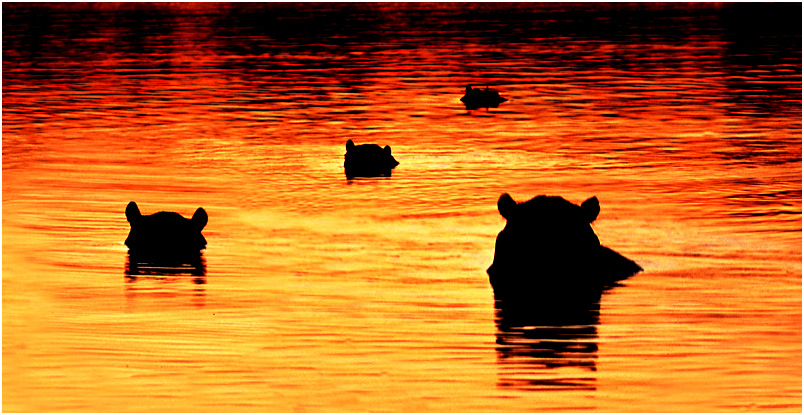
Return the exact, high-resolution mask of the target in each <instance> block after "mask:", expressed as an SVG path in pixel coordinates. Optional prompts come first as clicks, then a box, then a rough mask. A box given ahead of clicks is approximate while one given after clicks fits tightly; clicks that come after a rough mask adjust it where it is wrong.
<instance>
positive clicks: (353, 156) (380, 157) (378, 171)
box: [343, 140, 399, 178]
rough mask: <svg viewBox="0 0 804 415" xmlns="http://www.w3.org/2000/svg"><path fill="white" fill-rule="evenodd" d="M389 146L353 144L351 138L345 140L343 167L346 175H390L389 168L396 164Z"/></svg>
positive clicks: (397, 163)
mask: <svg viewBox="0 0 804 415" xmlns="http://www.w3.org/2000/svg"><path fill="white" fill-rule="evenodd" d="M398 165H399V162H398V161H396V159H395V158H394V156H392V155H391V147H390V146H385V147H384V148H383V147H380V146H378V145H376V144H361V145H359V146H358V145H355V143H354V142H353V141H352V140H349V141H347V142H346V155H345V156H344V163H343V167H344V169H345V170H346V177H350V178H351V177H376V176H390V175H391V170H392V169H393V168H394V167H396V166H398Z"/></svg>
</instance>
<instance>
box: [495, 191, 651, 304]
mask: <svg viewBox="0 0 804 415" xmlns="http://www.w3.org/2000/svg"><path fill="white" fill-rule="evenodd" d="M497 208H498V209H499V211H500V214H501V215H502V216H503V217H504V218H505V219H506V221H507V223H506V225H505V228H504V229H503V230H502V231H501V232H500V234H499V235H498V236H497V245H496V247H495V251H494V263H492V265H491V267H489V269H488V274H489V279H490V281H491V284H492V286H493V287H494V290H495V294H497V293H498V291H500V290H503V291H512V292H515V291H517V290H520V291H521V290H522V289H524V290H525V291H528V290H531V289H534V288H535V287H539V288H543V287H544V286H548V287H550V288H551V289H554V290H556V289H562V290H565V291H567V290H575V289H576V288H577V287H578V286H583V285H586V286H600V285H601V284H609V283H612V282H614V281H617V280H620V279H623V278H627V277H628V276H631V275H633V274H635V273H636V272H639V271H640V270H641V269H642V268H640V267H639V266H638V265H637V264H636V263H634V262H633V261H631V260H629V259H627V258H625V257H623V256H622V255H620V254H618V253H616V252H614V251H612V250H611V249H608V248H606V247H603V246H601V245H600V241H599V240H598V238H597V235H595V233H594V231H593V230H592V227H591V225H590V224H591V223H592V222H593V221H594V220H595V219H596V218H597V216H598V214H599V213H600V204H599V202H598V200H597V198H596V197H592V198H589V199H588V200H586V201H585V202H583V203H581V204H580V205H576V204H573V203H570V202H568V201H567V200H565V199H564V198H561V197H557V196H537V197H535V198H533V199H531V200H529V201H527V202H522V203H517V202H516V201H514V199H513V198H511V196H509V195H508V194H503V195H502V196H500V199H499V201H498V202H497ZM598 295H599V294H598Z"/></svg>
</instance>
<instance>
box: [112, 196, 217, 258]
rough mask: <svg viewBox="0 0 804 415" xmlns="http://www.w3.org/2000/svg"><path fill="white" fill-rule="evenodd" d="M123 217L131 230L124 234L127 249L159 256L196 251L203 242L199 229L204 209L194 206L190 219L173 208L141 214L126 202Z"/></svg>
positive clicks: (131, 251) (193, 252) (201, 227)
mask: <svg viewBox="0 0 804 415" xmlns="http://www.w3.org/2000/svg"><path fill="white" fill-rule="evenodd" d="M126 219H128V222H129V223H130V224H131V232H129V234H128V238H126V242H125V243H126V246H128V248H129V251H130V253H136V254H138V255H158V256H162V257H167V258H169V257H171V256H182V255H187V254H196V255H198V254H199V253H200V251H201V250H202V249H204V248H206V246H207V240H206V239H204V235H202V234H201V230H202V229H204V226H206V224H207V221H208V220H209V218H208V216H207V212H206V211H205V210H204V209H203V208H198V209H197V210H196V211H195V213H194V214H193V217H192V219H187V218H185V217H183V216H182V215H180V214H178V213H176V212H157V213H154V214H152V215H143V214H141V213H140V209H139V207H137V204H136V203H134V202H130V203H129V204H128V206H126Z"/></svg>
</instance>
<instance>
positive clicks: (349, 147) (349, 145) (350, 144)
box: [346, 140, 355, 153]
mask: <svg viewBox="0 0 804 415" xmlns="http://www.w3.org/2000/svg"><path fill="white" fill-rule="evenodd" d="M353 148H355V143H354V141H352V140H349V141H347V142H346V152H347V153H348V152H349V151H351V150H352V149H353Z"/></svg>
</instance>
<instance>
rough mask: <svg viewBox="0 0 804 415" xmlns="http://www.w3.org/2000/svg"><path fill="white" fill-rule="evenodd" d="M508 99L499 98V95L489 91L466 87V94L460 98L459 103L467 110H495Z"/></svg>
mask: <svg viewBox="0 0 804 415" xmlns="http://www.w3.org/2000/svg"><path fill="white" fill-rule="evenodd" d="M505 101H508V99H506V98H503V97H501V96H500V93H499V92H497V91H495V90H493V89H489V87H488V86H486V89H480V88H472V85H467V86H466V93H465V94H464V95H463V97H462V98H461V102H463V103H464V105H466V109H467V110H476V109H479V108H486V109H489V108H497V107H499V106H500V104H502V103H503V102H505Z"/></svg>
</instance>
